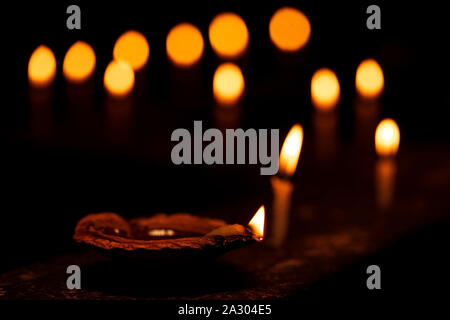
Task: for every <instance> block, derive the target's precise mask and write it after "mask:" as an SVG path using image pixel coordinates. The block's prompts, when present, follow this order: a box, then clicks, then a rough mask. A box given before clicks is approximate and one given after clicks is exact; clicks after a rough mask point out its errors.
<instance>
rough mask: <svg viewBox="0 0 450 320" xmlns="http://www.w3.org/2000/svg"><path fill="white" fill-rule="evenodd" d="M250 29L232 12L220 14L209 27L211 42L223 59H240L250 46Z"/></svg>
mask: <svg viewBox="0 0 450 320" xmlns="http://www.w3.org/2000/svg"><path fill="white" fill-rule="evenodd" d="M248 39H249V35H248V29H247V26H246V25H245V22H244V20H242V18H241V17H240V16H238V15H237V14H235V13H232V12H225V13H221V14H218V15H217V16H216V17H214V19H213V20H212V21H211V24H210V25H209V41H210V43H211V46H212V48H213V50H214V52H215V53H216V54H217V55H219V56H220V57H222V58H226V59H235V58H238V57H240V56H241V55H242V54H243V53H244V52H245V51H246V49H247V46H248Z"/></svg>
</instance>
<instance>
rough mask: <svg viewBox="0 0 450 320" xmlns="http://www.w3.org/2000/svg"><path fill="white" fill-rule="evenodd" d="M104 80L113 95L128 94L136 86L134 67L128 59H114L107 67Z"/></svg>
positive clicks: (121, 95)
mask: <svg viewBox="0 0 450 320" xmlns="http://www.w3.org/2000/svg"><path fill="white" fill-rule="evenodd" d="M103 82H104V84H105V88H106V90H108V92H109V93H111V94H112V95H113V96H116V97H123V96H126V95H127V94H128V93H129V92H130V91H131V90H132V89H133V86H134V72H133V69H132V68H131V66H130V64H129V63H128V62H126V61H123V60H113V61H111V62H110V63H109V64H108V66H107V67H106V70H105V76H104V78H103Z"/></svg>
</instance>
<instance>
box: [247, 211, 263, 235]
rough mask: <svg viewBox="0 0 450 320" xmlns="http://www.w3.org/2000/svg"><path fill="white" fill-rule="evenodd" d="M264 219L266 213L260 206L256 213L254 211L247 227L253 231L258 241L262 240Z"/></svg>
mask: <svg viewBox="0 0 450 320" xmlns="http://www.w3.org/2000/svg"><path fill="white" fill-rule="evenodd" d="M265 219H266V213H265V210H264V206H261V207H260V208H259V209H258V211H256V213H255V215H254V216H253V218H252V219H251V220H250V222H249V223H248V225H249V226H250V228H251V229H252V230H253V233H254V234H255V236H256V237H257V238H258V240H262V239H264V221H265Z"/></svg>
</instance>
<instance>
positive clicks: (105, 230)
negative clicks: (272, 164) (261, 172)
mask: <svg viewBox="0 0 450 320" xmlns="http://www.w3.org/2000/svg"><path fill="white" fill-rule="evenodd" d="M264 215H265V214H264V206H261V208H260V209H259V210H258V212H257V213H256V214H255V215H254V217H253V218H252V220H251V221H250V222H249V224H248V226H243V225H240V224H226V222H225V221H223V220H220V219H213V218H206V217H199V216H194V215H191V214H187V213H177V214H170V215H169V214H163V213H160V214H155V215H153V216H150V217H140V218H134V219H131V220H128V221H127V220H125V219H124V218H122V217H121V216H119V215H118V214H116V213H111V212H103V213H95V214H89V215H87V216H85V217H83V218H82V219H81V220H80V221H79V222H78V224H77V226H76V228H75V233H74V235H73V238H74V239H75V240H76V241H77V242H79V243H83V244H86V245H89V246H91V247H94V248H97V249H99V250H100V251H102V252H103V253H106V254H108V255H111V256H113V257H119V258H125V259H127V260H139V261H144V262H145V261H148V262H152V263H155V262H156V263H164V262H179V261H188V260H191V261H198V260H199V259H200V260H201V259H211V258H216V257H218V256H220V255H222V254H224V253H226V252H228V251H230V250H233V249H237V248H240V247H243V246H247V245H250V244H252V243H254V242H256V241H261V240H262V239H263V235H264V218H265V217H264Z"/></svg>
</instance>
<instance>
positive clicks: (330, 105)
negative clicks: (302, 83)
mask: <svg viewBox="0 0 450 320" xmlns="http://www.w3.org/2000/svg"><path fill="white" fill-rule="evenodd" d="M339 95H340V87H339V81H338V78H337V77H336V74H335V73H334V72H333V71H332V70H330V69H327V68H322V69H319V70H317V71H316V72H315V73H314V75H313V76H312V79H311V99H312V102H313V104H314V106H315V107H316V108H317V109H318V110H321V111H329V110H332V109H334V107H335V106H336V105H337V103H338V101H339Z"/></svg>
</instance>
